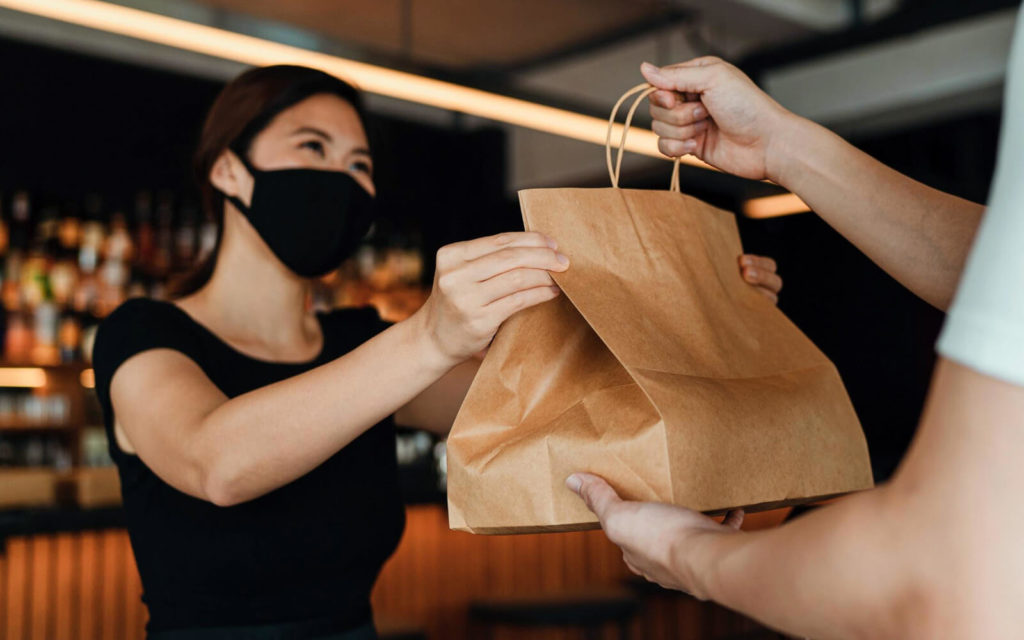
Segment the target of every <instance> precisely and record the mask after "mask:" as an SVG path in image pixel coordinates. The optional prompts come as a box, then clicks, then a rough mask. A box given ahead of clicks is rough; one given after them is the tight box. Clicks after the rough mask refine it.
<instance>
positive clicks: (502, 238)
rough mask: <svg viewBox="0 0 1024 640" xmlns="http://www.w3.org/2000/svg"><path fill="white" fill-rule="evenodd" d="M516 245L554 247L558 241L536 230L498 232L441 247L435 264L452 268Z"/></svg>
mask: <svg viewBox="0 0 1024 640" xmlns="http://www.w3.org/2000/svg"><path fill="white" fill-rule="evenodd" d="M516 247H536V248H548V249H556V248H557V247H558V243H557V242H555V240H554V239H552V238H549V237H547V236H546V235H544V234H543V233H537V232H536V231H519V232H509V233H499V234H498V235H494V236H487V237H486V238H476V239H475V240H467V241H466V242H456V243H454V244H450V245H447V246H444V247H441V250H440V251H438V252H437V266H438V269H439V270H444V269H453V268H455V267H457V266H458V265H459V264H461V263H463V262H470V261H473V260H476V259H477V258H480V257H481V256H485V255H488V254H491V253H494V252H496V251H501V250H503V249H509V248H516Z"/></svg>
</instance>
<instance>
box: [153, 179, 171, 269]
mask: <svg viewBox="0 0 1024 640" xmlns="http://www.w3.org/2000/svg"><path fill="white" fill-rule="evenodd" d="M173 225H174V202H173V200H172V197H171V194H170V192H167V191H164V192H162V193H161V194H160V197H159V199H158V201H157V205H156V249H155V251H154V254H153V263H152V273H153V274H154V275H156V276H158V277H161V278H165V277H167V275H168V274H169V273H170V272H171V267H172V265H173V261H174V226H173Z"/></svg>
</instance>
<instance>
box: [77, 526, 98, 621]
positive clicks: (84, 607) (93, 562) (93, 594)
mask: <svg viewBox="0 0 1024 640" xmlns="http://www.w3.org/2000/svg"><path fill="white" fill-rule="evenodd" d="M79 535H80V536H81V540H80V541H79V542H80V545H79V555H78V576H79V585H80V587H79V590H78V596H79V600H78V637H79V639H80V640H93V639H94V638H100V637H102V636H101V635H100V632H99V631H100V629H99V621H100V618H99V608H100V589H99V587H100V584H101V582H102V578H101V574H100V571H101V564H100V563H101V560H102V547H101V546H100V534H98V533H96V532H92V531H85V532H83V533H81V534H79Z"/></svg>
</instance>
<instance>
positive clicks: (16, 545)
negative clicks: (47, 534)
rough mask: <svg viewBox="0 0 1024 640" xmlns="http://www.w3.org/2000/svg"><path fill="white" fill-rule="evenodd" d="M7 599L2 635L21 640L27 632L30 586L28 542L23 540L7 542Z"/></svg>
mask: <svg viewBox="0 0 1024 640" xmlns="http://www.w3.org/2000/svg"><path fill="white" fill-rule="evenodd" d="M6 551H7V588H6V589H5V590H4V591H5V595H6V598H7V602H6V603H5V604H6V606H5V607H4V616H3V617H4V622H6V624H5V625H4V634H5V638H6V640H22V638H24V637H25V632H26V631H27V624H26V623H27V620H26V611H27V605H28V589H29V588H30V586H31V583H30V576H31V574H30V573H29V566H28V563H29V554H28V541H27V540H25V539H24V538H8V540H7V550H6Z"/></svg>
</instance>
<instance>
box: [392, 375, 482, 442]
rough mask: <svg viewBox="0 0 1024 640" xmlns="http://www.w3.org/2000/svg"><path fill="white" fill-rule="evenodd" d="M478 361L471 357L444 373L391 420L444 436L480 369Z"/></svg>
mask: <svg viewBox="0 0 1024 640" xmlns="http://www.w3.org/2000/svg"><path fill="white" fill-rule="evenodd" d="M480 362H481V359H480V358H477V357H473V358H470V359H469V360H466V361H465V362H463V363H462V364H460V365H458V366H456V367H455V368H454V369H452V370H451V371H449V372H448V373H446V374H445V375H444V376H442V377H441V379H439V380H438V381H437V382H435V383H434V384H432V385H430V386H429V387H427V388H426V389H424V390H423V392H422V393H420V394H419V395H417V396H416V397H415V398H413V399H412V400H411V401H409V402H408V403H407V404H406V405H405V406H403V407H402V408H401V409H399V410H398V411H396V412H395V423H396V424H399V425H401V426H403V427H414V428H416V429H425V430H427V431H432V432H434V433H436V434H438V435H441V436H447V435H448V432H449V431H451V430H452V424H453V423H454V422H455V416H457V415H458V414H459V409H460V408H461V407H462V401H463V400H464V399H465V398H466V394H467V393H469V386H470V385H471V384H473V378H475V377H476V372H477V370H479V369H480Z"/></svg>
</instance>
